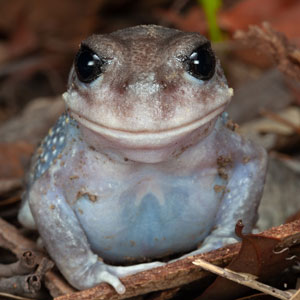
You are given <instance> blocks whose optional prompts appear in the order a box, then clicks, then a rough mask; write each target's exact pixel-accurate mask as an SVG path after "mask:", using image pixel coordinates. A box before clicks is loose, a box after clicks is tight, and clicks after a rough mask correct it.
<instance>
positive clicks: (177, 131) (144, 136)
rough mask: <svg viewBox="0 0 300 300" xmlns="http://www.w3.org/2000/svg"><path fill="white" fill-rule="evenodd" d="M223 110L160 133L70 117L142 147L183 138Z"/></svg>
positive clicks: (88, 126) (90, 127) (79, 116)
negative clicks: (107, 125)
mask: <svg viewBox="0 0 300 300" xmlns="http://www.w3.org/2000/svg"><path fill="white" fill-rule="evenodd" d="M224 108H225V105H222V106H219V107H217V108H215V109H214V110H212V111H211V112H209V113H208V114H206V115H205V116H204V117H202V118H200V119H198V120H194V121H191V122H189V123H185V124H183V125H180V126H178V127H173V128H169V129H165V130H160V131H126V130H122V129H114V128H110V127H106V126H104V125H103V124H99V123H97V122H95V121H91V120H89V119H87V118H85V117H84V116H83V115H81V114H80V113H79V112H76V111H74V110H71V111H70V113H71V116H72V117H73V118H74V119H75V120H76V121H78V122H79V123H80V124H82V125H83V126H84V127H86V128H88V129H91V130H93V131H94V132H96V133H99V134H101V135H103V136H106V137H108V138H113V139H117V140H127V141H130V144H135V145H144V144H145V142H146V143H151V144H152V145H154V144H164V141H165V142H169V141H171V140H173V139H174V138H176V137H178V136H183V135H184V134H185V133H189V132H191V131H193V130H195V129H197V128H199V127H201V126H202V125H205V124H208V123H209V122H210V121H211V120H213V119H214V118H216V117H217V116H218V115H220V114H221V113H222V112H223V111H224ZM163 140H164V141H163Z"/></svg>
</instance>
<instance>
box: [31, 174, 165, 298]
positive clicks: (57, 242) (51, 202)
mask: <svg viewBox="0 0 300 300" xmlns="http://www.w3.org/2000/svg"><path fill="white" fill-rule="evenodd" d="M42 181H43V182H42ZM46 181H47V180H45V178H44V179H42V178H40V179H39V180H37V181H36V182H35V184H34V185H33V187H32V189H31V191H30V193H29V204H30V208H31V211H32V214H33V217H34V220H35V222H36V225H37V227H38V228H39V233H40V235H41V237H42V240H43V243H44V245H45V247H46V249H47V250H48V252H49V254H50V256H51V257H52V258H53V260H54V261H55V262H56V265H57V267H58V268H59V270H60V271H61V273H62V274H63V275H64V277H65V278H66V279H67V280H68V282H69V283H70V284H71V285H72V286H74V287H75V288H77V289H86V288H90V287H93V286H95V285H96V284H98V283H101V282H107V283H109V284H110V285H112V286H113V287H114V289H115V290H116V291H117V292H118V293H120V294H121V293H124V292H125V287H124V285H123V284H122V283H121V281H120V280H119V277H123V276H127V275H131V274H135V273H138V272H140V271H145V270H148V269H152V268H155V267H158V266H161V265H163V263H160V262H153V263H145V264H139V265H134V266H128V267H117V266H111V265H107V264H105V263H103V262H102V261H101V260H99V257H98V256H97V255H96V254H95V253H93V252H92V251H91V249H90V246H89V243H88V240H87V237H86V235H85V233H84V231H83V229H82V227H81V226H80V223H79V221H78V219H77V217H76V215H75V213H74V211H73V210H72V208H71V207H70V205H69V204H68V203H67V201H66V200H65V198H64V196H63V193H62V192H61V191H60V190H59V189H57V188H53V187H51V184H50V187H49V180H48V183H47V182H46ZM40 187H47V188H46V189H47V190H46V189H45V190H42V189H41V188H40Z"/></svg>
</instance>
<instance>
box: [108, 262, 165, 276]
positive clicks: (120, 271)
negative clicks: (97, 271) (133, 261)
mask: <svg viewBox="0 0 300 300" xmlns="http://www.w3.org/2000/svg"><path fill="white" fill-rule="evenodd" d="M164 265H166V263H163V262H160V261H156V262H150V263H144V264H138V265H132V266H126V267H119V266H107V268H108V271H109V272H110V273H111V274H114V275H115V276H118V277H125V276H129V275H133V274H136V273H139V272H143V271H147V270H150V269H154V268H158V267H162V266H164Z"/></svg>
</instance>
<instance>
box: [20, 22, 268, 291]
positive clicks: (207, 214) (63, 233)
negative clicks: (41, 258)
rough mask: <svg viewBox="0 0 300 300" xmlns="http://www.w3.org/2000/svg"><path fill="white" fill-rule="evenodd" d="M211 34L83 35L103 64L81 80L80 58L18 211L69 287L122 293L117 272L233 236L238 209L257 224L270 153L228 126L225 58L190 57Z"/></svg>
mask: <svg viewBox="0 0 300 300" xmlns="http://www.w3.org/2000/svg"><path fill="white" fill-rule="evenodd" d="M207 43H208V41H207V40H206V39H205V38H204V37H203V36H201V35H199V34H197V33H184V32H181V31H178V30H174V29H168V28H164V27H160V26H155V25H148V26H137V27H132V28H127V29H124V30H120V31H117V32H114V33H111V34H107V35H93V36H91V37H89V38H88V39H86V40H85V41H83V43H82V47H86V48H88V49H89V50H88V51H92V53H94V54H93V55H95V56H93V57H96V58H95V59H96V60H98V61H100V59H101V61H103V62H104V63H103V65H101V72H100V73H99V74H98V76H97V77H96V78H95V79H93V80H92V81H91V82H83V81H82V80H81V79H80V78H79V77H78V76H79V75H80V74H79V75H78V66H77V65H76V63H78V62H76V60H75V65H76V66H77V69H76V67H74V66H73V67H72V69H71V73H70V77H69V85H68V91H67V92H66V93H65V94H64V99H65V102H66V108H67V109H66V113H64V114H63V115H62V116H61V117H60V119H59V120H58V121H57V123H56V125H55V126H54V127H53V128H52V129H50V131H49V134H48V136H47V137H46V138H45V139H44V141H43V142H42V144H41V146H40V147H39V149H38V150H37V151H36V154H35V155H34V157H33V161H32V166H31V170H30V172H29V176H28V184H27V189H26V193H25V195H24V197H23V204H22V208H21V210H20V213H19V220H20V222H21V223H22V224H24V225H25V226H27V227H30V228H36V229H37V230H38V231H39V233H40V235H41V238H42V240H43V243H44V245H45V247H46V248H47V250H48V252H49V254H50V256H51V257H52V258H53V260H54V261H55V262H56V264H57V266H58V268H59V269H60V271H61V272H62V274H63V275H64V276H65V277H66V279H67V280H68V281H69V282H70V284H72V285H73V286H74V287H76V288H78V289H84V288H88V287H91V286H94V285H96V284H98V283H101V282H108V283H109V284H111V285H112V286H113V287H114V288H115V289H116V291H117V292H119V293H123V292H124V291H125V288H124V286H123V285H122V283H121V281H120V279H119V278H120V277H123V276H126V275H129V274H134V273H136V272H140V271H143V270H147V269H151V268H154V267H158V266H161V265H163V263H160V262H158V261H157V260H159V259H160V258H163V257H166V256H168V255H170V254H176V253H188V254H189V255H192V254H196V253H201V252H204V251H209V250H212V249H216V248H218V247H221V246H223V245H225V244H228V243H232V242H235V241H236V236H235V234H234V228H235V224H236V222H237V221H238V220H239V219H242V220H243V223H244V224H245V230H246V231H250V230H251V228H252V227H253V225H254V223H255V221H256V218H257V207H258V204H259V201H260V198H261V194H262V190H263V185H264V177H265V171H266V153H265V151H264V149H262V148H261V147H260V146H258V145H255V144H253V143H252V142H251V141H248V140H247V139H245V138H243V137H242V136H240V135H239V134H238V133H236V132H234V131H232V130H230V129H228V128H227V117H226V114H225V113H223V111H224V109H225V108H226V106H227V104H228V102H229V101H230V98H231V96H232V89H230V88H228V86H227V82H226V79H225V77H224V74H223V71H222V69H221V66H220V63H219V61H218V60H216V65H215V67H214V70H213V71H214V72H213V74H212V76H211V77H210V78H208V79H207V78H206V79H203V80H202V79H199V78H197V76H196V77H195V76H194V75H195V74H193V72H191V71H190V69H189V68H188V67H189V65H188V62H189V59H188V58H189V57H191V54H192V53H193V51H195V49H198V47H202V45H204V44H207ZM84 49H85V48H84ZM96 63H97V61H96ZM197 63H198V62H197ZM222 113H223V114H222ZM199 245H200V247H198V246H199ZM190 251H192V252H190ZM99 257H101V258H103V259H104V262H102V261H101V260H99ZM148 261H154V262H150V263H149V262H148ZM130 262H131V263H133V265H129V266H120V265H122V264H123V265H124V264H128V263H130Z"/></svg>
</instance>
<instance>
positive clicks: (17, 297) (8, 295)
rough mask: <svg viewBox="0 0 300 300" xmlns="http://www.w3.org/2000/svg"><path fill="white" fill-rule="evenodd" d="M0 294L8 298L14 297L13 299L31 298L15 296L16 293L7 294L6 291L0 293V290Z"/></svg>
mask: <svg viewBox="0 0 300 300" xmlns="http://www.w3.org/2000/svg"><path fill="white" fill-rule="evenodd" d="M0 296H1V297H5V298H9V299H15V300H32V299H30V298H25V297H21V296H16V295H12V294H7V293H1V292H0Z"/></svg>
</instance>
